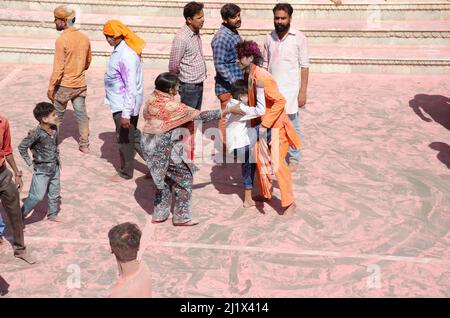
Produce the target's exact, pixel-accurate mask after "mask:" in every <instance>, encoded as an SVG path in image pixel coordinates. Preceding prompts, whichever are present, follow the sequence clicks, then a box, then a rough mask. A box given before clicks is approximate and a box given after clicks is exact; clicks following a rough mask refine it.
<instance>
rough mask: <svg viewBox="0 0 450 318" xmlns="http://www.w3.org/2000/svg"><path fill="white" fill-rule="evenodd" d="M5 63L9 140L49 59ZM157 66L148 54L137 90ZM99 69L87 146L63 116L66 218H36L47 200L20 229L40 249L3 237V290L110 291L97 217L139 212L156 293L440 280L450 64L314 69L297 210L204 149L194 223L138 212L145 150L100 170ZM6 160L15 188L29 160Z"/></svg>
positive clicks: (449, 239) (449, 203)
mask: <svg viewBox="0 0 450 318" xmlns="http://www.w3.org/2000/svg"><path fill="white" fill-rule="evenodd" d="M0 66H1V67H0V93H1V94H2V96H3V98H2V99H1V101H0V112H1V113H2V114H3V115H6V116H7V117H8V118H9V119H10V121H11V129H12V137H13V145H14V147H15V149H16V148H17V145H18V143H19V142H20V140H21V138H23V137H24V136H25V135H26V133H27V131H28V130H29V129H31V128H33V127H34V126H35V125H36V122H35V120H34V118H33V116H32V108H33V106H34V104H35V103H36V102H39V101H42V100H45V99H46V97H45V95H46V88H47V83H48V78H49V76H50V73H51V67H50V66H48V65H13V64H7V65H0ZM159 72H161V70H155V69H146V70H145V80H146V82H145V87H146V88H145V94H146V95H147V96H148V94H149V93H150V92H151V91H152V86H153V81H154V79H155V77H156V75H157V74H158V73H159ZM102 78H103V69H102V68H95V69H92V70H90V71H89V72H88V82H89V90H88V94H89V95H88V99H87V104H88V111H89V116H90V118H91V143H92V145H91V147H92V153H91V154H89V155H83V154H82V153H80V152H79V151H78V149H77V143H76V138H77V133H76V128H75V127H76V124H75V119H74V115H73V112H72V111H71V106H69V110H68V111H67V115H66V121H65V123H64V128H63V130H62V132H61V135H62V139H63V141H62V144H61V154H62V160H63V170H62V212H61V215H62V216H63V217H64V218H65V219H66V222H65V223H63V224H49V222H47V221H45V213H46V207H45V205H42V206H40V207H39V208H38V209H37V210H36V211H35V212H34V213H33V215H32V216H31V219H30V220H29V221H28V224H27V228H26V232H25V239H26V243H27V246H28V248H29V250H30V252H32V253H33V254H34V255H35V256H36V257H37V258H38V259H39V261H40V262H39V264H36V265H33V266H28V265H26V264H24V263H23V262H22V261H20V260H16V259H14V258H13V256H12V251H11V248H10V246H9V244H5V246H3V247H0V287H1V289H2V290H5V289H6V287H7V286H8V285H9V288H8V289H9V292H8V293H7V294H6V295H5V297H103V296H105V295H106V294H107V289H108V288H109V286H110V285H111V284H112V283H113V281H114V278H115V275H116V264H115V260H114V259H113V256H112V255H111V254H110V250H109V246H108V240H107V233H108V230H109V229H110V228H111V227H112V226H113V225H115V224H118V223H120V222H125V221H131V222H136V223H137V224H138V225H139V226H141V227H142V228H145V235H144V238H143V242H142V244H143V256H142V257H143V259H144V260H145V261H146V262H147V263H148V264H149V267H150V269H151V270H152V272H153V290H154V295H155V296H156V297H326V296H329V297H344V296H348V297H402V296H404V297H449V296H450V290H449V286H450V249H449V245H450V232H449V229H450V208H449V207H450V170H449V169H450V105H449V102H450V96H449V91H450V84H449V83H450V76H449V75H381V74H314V73H313V74H311V75H310V87H309V96H308V104H307V106H306V109H305V110H303V111H302V112H301V122H302V131H303V135H304V137H303V142H304V150H303V160H302V164H301V168H300V171H299V173H297V174H295V176H294V191H295V195H296V200H297V204H298V209H297V210H298V211H297V214H296V215H295V216H291V217H287V216H283V215H279V213H278V212H277V211H279V204H280V203H279V200H278V199H274V200H273V202H271V203H270V204H266V205H265V207H264V209H263V210H261V211H260V210H257V209H243V208H241V192H242V188H241V177H240V170H239V167H238V166H237V165H233V164H230V165H227V166H226V167H221V166H215V165H212V164H207V163H199V167H200V171H199V173H198V174H197V175H196V176H195V186H194V191H193V207H194V216H195V217H196V218H197V219H199V220H200V222H201V223H200V224H199V225H198V226H196V227H193V228H176V227H173V226H172V225H171V224H170V222H168V223H164V224H160V225H155V226H150V225H148V224H147V220H148V219H149V215H150V214H151V213H152V209H153V204H152V200H153V188H152V184H151V181H149V180H148V179H145V178H144V177H143V176H144V173H145V172H146V166H145V165H144V163H143V162H142V161H141V160H140V159H139V160H138V162H137V171H136V175H135V178H134V179H133V180H130V181H127V182H125V183H123V184H121V185H117V184H112V183H110V182H109V181H108V178H109V177H110V176H112V175H113V174H114V172H115V168H114V167H117V165H118V153H117V147H116V145H115V141H114V132H113V131H114V125H113V122H112V119H111V114H110V113H109V110H108V109H107V108H106V107H105V106H104V105H103V103H102V101H103V96H104V91H103V81H102ZM205 89H206V92H205V93H206V94H205V95H206V96H205V100H204V106H205V107H204V108H205V109H213V108H217V107H218V102H217V100H216V99H215V97H214V96H213V74H210V75H209V78H208V80H207V83H206V87H205ZM416 105H417V106H418V105H420V106H421V107H422V110H423V113H422V114H421V116H422V118H421V117H419V116H418V114H419V111H418V110H417V109H416ZM414 110H416V112H417V113H416V112H415V111H414ZM142 124H143V122H142V121H141V123H140V125H141V126H142ZM204 144H205V145H208V142H207V141H206V140H205V141H204ZM16 161H17V162H18V164H19V166H20V168H21V169H22V170H23V171H24V182H25V191H24V193H22V195H21V197H22V198H24V197H25V196H26V194H27V190H28V188H29V185H30V180H31V172H30V171H29V170H27V169H26V167H25V165H24V162H23V160H22V159H21V158H20V157H19V156H18V154H17V152H16ZM275 196H276V197H279V193H278V189H275ZM6 234H7V235H8V236H9V233H8V232H7V233H6ZM78 273H79V276H78V278H79V279H80V286H78V285H77V275H78ZM78 287H79V288H78Z"/></svg>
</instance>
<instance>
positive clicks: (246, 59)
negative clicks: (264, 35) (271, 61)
mask: <svg viewBox="0 0 450 318" xmlns="http://www.w3.org/2000/svg"><path fill="white" fill-rule="evenodd" d="M236 51H237V56H238V63H239V66H240V67H241V69H243V70H246V69H248V68H249V67H250V66H251V65H252V64H256V65H261V64H262V62H263V57H262V53H261V50H260V49H259V46H258V43H256V42H255V41H241V42H239V43H238V44H236Z"/></svg>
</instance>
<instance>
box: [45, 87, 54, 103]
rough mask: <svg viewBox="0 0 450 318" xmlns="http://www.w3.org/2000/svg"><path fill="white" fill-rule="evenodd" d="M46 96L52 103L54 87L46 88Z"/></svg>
mask: <svg viewBox="0 0 450 318" xmlns="http://www.w3.org/2000/svg"><path fill="white" fill-rule="evenodd" d="M47 97H48V99H49V100H51V101H52V103H53V100H54V99H55V88H53V87H51V88H49V89H48V91H47Z"/></svg>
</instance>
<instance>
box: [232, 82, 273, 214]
mask: <svg viewBox="0 0 450 318" xmlns="http://www.w3.org/2000/svg"><path fill="white" fill-rule="evenodd" d="M256 90H257V96H256V98H257V104H256V107H250V106H248V83H247V81H245V80H237V81H236V82H234V83H233V84H232V85H231V95H232V96H233V98H232V99H231V100H230V101H229V102H228V104H227V109H228V108H231V107H234V106H235V105H238V106H239V107H240V109H241V110H242V111H243V112H244V113H245V115H244V116H242V115H234V114H230V115H227V128H226V138H227V149H228V152H232V151H234V155H235V156H237V158H238V159H240V161H241V162H242V178H243V179H244V188H245V190H244V208H249V207H252V206H255V201H254V200H253V199H252V190H253V180H254V178H255V171H256V163H255V159H254V156H252V154H253V151H252V149H253V146H254V145H255V143H256V140H257V129H256V128H252V127H250V122H249V120H251V119H254V118H258V117H261V116H262V115H264V113H265V111H266V102H265V97H264V87H260V86H257V88H256Z"/></svg>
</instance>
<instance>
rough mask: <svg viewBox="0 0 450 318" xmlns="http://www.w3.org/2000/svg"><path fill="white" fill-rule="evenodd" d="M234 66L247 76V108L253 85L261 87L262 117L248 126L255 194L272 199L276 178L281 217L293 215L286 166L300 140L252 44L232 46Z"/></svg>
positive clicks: (251, 102) (253, 95) (252, 100)
mask: <svg viewBox="0 0 450 318" xmlns="http://www.w3.org/2000/svg"><path fill="white" fill-rule="evenodd" d="M236 50H237V56H238V62H239V65H240V67H241V68H242V69H243V70H244V72H245V73H246V74H247V76H248V84H249V92H248V105H250V106H254V105H256V83H257V82H261V83H262V84H263V86H264V95H265V97H266V113H265V114H264V115H263V116H262V117H260V118H261V119H262V120H261V119H260V118H258V119H257V120H254V121H253V122H252V125H253V126H258V125H259V140H258V142H257V143H256V148H255V152H256V167H257V179H258V185H259V190H260V192H261V195H262V197H263V199H265V200H270V199H271V198H272V189H273V175H275V176H276V178H277V181H278V185H279V187H280V192H281V206H282V207H283V214H284V215H285V214H292V213H294V212H295V199H294V192H293V187H292V177H291V172H290V171H289V169H288V166H287V164H286V160H285V158H286V155H287V152H288V149H289V146H291V147H293V148H294V149H299V148H300V146H301V140H300V138H299V136H298V134H297V132H296V131H295V128H294V126H292V123H291V121H290V119H289V117H288V116H287V114H286V111H285V110H284V107H285V105H286V99H284V97H283V95H282V94H281V93H280V91H279V89H278V86H277V83H276V82H275V80H274V79H273V77H272V75H270V73H269V72H267V71H266V70H265V69H263V68H262V67H260V66H259V65H261V64H262V62H263V57H262V53H261V51H260V49H259V47H258V44H257V43H256V42H254V41H242V42H240V43H238V44H237V45H236ZM266 140H267V141H266Z"/></svg>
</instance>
